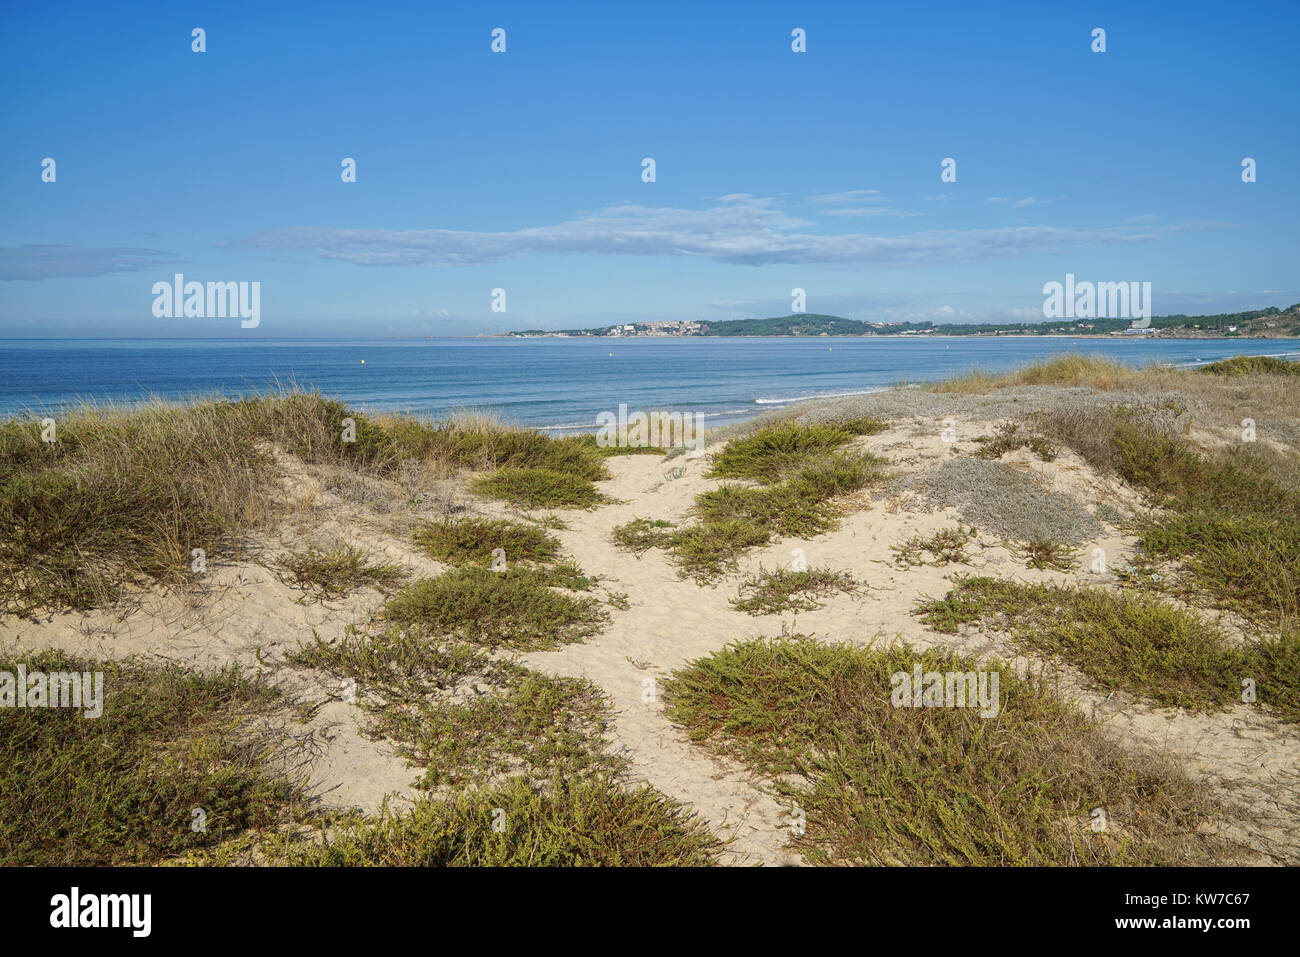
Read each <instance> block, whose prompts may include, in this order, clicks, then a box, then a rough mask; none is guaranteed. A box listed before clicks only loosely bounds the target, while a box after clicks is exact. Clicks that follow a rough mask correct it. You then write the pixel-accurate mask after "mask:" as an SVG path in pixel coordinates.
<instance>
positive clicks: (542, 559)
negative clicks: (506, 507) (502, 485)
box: [413, 515, 560, 566]
mask: <svg viewBox="0 0 1300 957" xmlns="http://www.w3.org/2000/svg"><path fill="white" fill-rule="evenodd" d="M413 538H414V540H415V544H416V545H418V546H420V548H421V549H423V550H424V551H425V552H426V553H427V554H428V555H429V556H430V557H431V558H435V559H437V560H438V561H440V562H445V563H447V564H450V565H482V566H489V565H491V563H492V561H493V559H494V557H495V556H496V555H497V554H498V553H499V554H501V555H503V556H504V558H505V560H506V561H507V562H509V563H515V562H532V563H537V564H547V563H549V562H553V561H555V559H556V558H557V557H558V556H559V553H560V543H559V541H558V540H557V539H556V538H555V536H553V535H549V534H547V532H546V531H545V530H544V529H543V528H541V527H539V526H536V525H525V524H523V523H521V522H512V521H510V520H508V519H494V518H481V517H479V516H465V515H461V516H449V517H447V518H444V519H442V520H440V521H437V522H425V523H424V524H422V525H420V526H419V527H417V528H416V529H415V531H414V533H413Z"/></svg>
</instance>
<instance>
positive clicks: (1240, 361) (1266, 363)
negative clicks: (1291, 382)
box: [1196, 356, 1300, 376]
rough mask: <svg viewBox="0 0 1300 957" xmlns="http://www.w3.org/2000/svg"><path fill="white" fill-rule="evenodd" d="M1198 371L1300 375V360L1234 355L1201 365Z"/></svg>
mask: <svg viewBox="0 0 1300 957" xmlns="http://www.w3.org/2000/svg"><path fill="white" fill-rule="evenodd" d="M1196 371H1197V372H1205V373H1209V374H1210V375H1221V376H1241V375H1300V362H1289V361H1287V360H1286V359H1280V358H1278V357H1277V356H1233V357H1232V358H1231V359H1221V360H1219V361H1218V362H1211V363H1210V364H1209V365H1204V366H1201V367H1199V368H1198V369H1197V370H1196Z"/></svg>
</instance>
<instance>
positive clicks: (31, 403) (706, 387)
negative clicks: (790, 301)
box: [0, 335, 1300, 434]
mask: <svg viewBox="0 0 1300 957" xmlns="http://www.w3.org/2000/svg"><path fill="white" fill-rule="evenodd" d="M1293 347H1295V348H1293ZM1071 352H1073V353H1085V354H1090V355H1102V356H1108V357H1110V358H1113V359H1117V360H1119V361H1121V362H1126V363H1131V364H1133V365H1144V364H1148V363H1153V362H1162V363H1167V364H1172V365H1178V366H1195V365H1198V364H1202V363H1206V362H1213V361H1215V360H1216V359H1223V358H1226V357H1228V356H1234V355H1275V356H1285V357H1288V358H1292V359H1296V358H1300V344H1298V343H1296V342H1295V341H1294V340H1285V339H1284V340H1266V339H1154V338H1138V337H1131V338H1130V337H1122V338H1121V337H1112V338H1106V339H1093V338H1074V337H1042V336H1027V337H1009V336H1000V337H996V338H991V337H990V338H972V337H966V336H953V337H947V336H936V335H928V336H923V337H922V336H909V337H888V338H886V337H874V338H840V337H818V338H789V337H773V338H757V337H756V338H707V337H698V338H696V337H692V338H628V339H614V338H537V339H513V338H445V339H411V340H401V339H329V340H302V339H284V340H267V339H257V340H253V339H245V340H241V339H203V340H196V339H172V340H158V339H147V340H146V339H8V340H3V339H0V417H11V416H20V417H26V416H37V417H41V416H44V415H47V414H55V413H57V412H58V411H59V410H60V409H61V408H64V407H66V406H67V405H69V404H72V403H76V402H78V401H80V400H93V401H97V402H113V403H126V404H130V403H134V402H139V401H141V400H143V399H147V398H151V397H161V398H166V399H191V398H211V397H217V396H224V397H236V396H244V395H250V394H256V393H266V392H271V391H274V390H276V389H281V388H287V387H290V386H295V385H296V386H298V387H300V388H308V389H318V390H319V391H320V392H322V393H324V394H327V395H329V396H332V397H334V398H337V399H340V400H342V401H344V402H346V403H347V404H349V405H350V406H351V407H352V408H354V409H356V410H358V411H370V412H405V413H412V414H415V415H420V416H425V417H430V418H434V419H437V418H441V417H443V416H447V415H451V414H455V413H457V412H460V411H465V410H470V411H479V412H490V413H493V414H496V415H498V416H499V417H501V418H502V419H503V420H505V421H509V422H514V423H517V424H519V425H524V426H529V427H533V428H539V429H545V430H550V431H552V432H555V433H557V434H564V433H570V432H580V431H592V430H594V429H595V428H596V418H597V416H598V415H599V414H600V413H602V412H610V413H613V414H615V415H617V414H618V410H619V406H620V405H625V406H626V407H627V410H628V413H629V414H631V413H633V412H635V411H638V410H651V409H671V410H675V411H681V412H689V413H702V414H703V415H704V416H705V419H706V422H707V424H708V425H709V426H710V427H716V426H718V425H722V424H728V423H731V422H735V421H739V420H742V419H745V418H748V417H751V416H753V415H756V414H758V413H759V412H762V411H764V410H765V409H770V408H773V407H776V406H781V405H784V404H788V403H791V402H798V401H800V400H803V399H811V398H817V397H821V396H843V395H857V394H863V393H868V392H873V391H878V390H880V389H885V388H890V387H892V386H897V385H903V384H915V383H923V382H928V381H933V380H936V379H942V378H945V377H947V376H951V375H954V374H957V373H961V372H966V371H969V370H971V369H975V368H978V369H983V370H986V371H990V372H1001V371H1006V370H1009V369H1014V368H1016V367H1017V366H1021V365H1024V364H1026V363H1029V362H1032V361H1034V360H1038V359H1045V358H1048V357H1051V356H1053V355H1059V354H1061V353H1071Z"/></svg>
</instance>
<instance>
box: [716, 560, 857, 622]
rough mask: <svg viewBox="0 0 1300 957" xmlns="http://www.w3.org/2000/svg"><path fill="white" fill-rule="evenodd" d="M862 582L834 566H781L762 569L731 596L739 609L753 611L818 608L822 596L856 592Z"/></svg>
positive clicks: (756, 613)
mask: <svg viewBox="0 0 1300 957" xmlns="http://www.w3.org/2000/svg"><path fill="white" fill-rule="evenodd" d="M857 590H858V583H857V582H856V581H855V580H854V578H853V576H852V575H850V574H849V573H848V572H837V571H834V570H833V569H830V568H807V569H803V570H802V571H794V570H792V569H789V568H779V569H777V570H776V571H760V572H759V573H758V574H757V575H751V576H750V577H749V578H746V579H745V580H744V581H742V582H741V583H740V593H739V595H738V596H737V597H736V598H733V599H732V600H731V606H732V607H733V608H735V609H736V610H737V611H743V612H746V613H747V614H750V615H777V614H780V613H781V612H785V611H814V610H816V609H818V608H820V607H822V603H821V602H819V601H818V600H817V599H818V598H827V597H830V596H831V595H835V594H850V595H851V594H853V593H854V592H856V591H857Z"/></svg>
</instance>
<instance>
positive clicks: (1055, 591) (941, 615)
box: [917, 578, 1300, 720]
mask: <svg viewBox="0 0 1300 957" xmlns="http://www.w3.org/2000/svg"><path fill="white" fill-rule="evenodd" d="M917 614H918V615H920V617H921V620H922V621H924V622H925V623H926V624H927V625H929V626H930V627H931V628H934V629H935V630H936V631H942V632H947V633H955V632H956V631H957V630H958V629H959V628H960V627H961V626H963V625H968V624H980V625H981V626H983V627H987V628H994V629H997V630H1001V631H1005V632H1008V633H1009V634H1010V635H1011V636H1012V637H1014V638H1015V639H1016V640H1017V641H1018V642H1019V643H1020V644H1022V645H1023V646H1025V647H1026V648H1030V649H1034V650H1037V651H1041V652H1045V653H1047V654H1050V655H1056V656H1059V657H1061V658H1063V659H1064V660H1066V661H1068V662H1070V663H1071V664H1072V665H1074V666H1075V667H1076V668H1078V669H1079V670H1080V671H1081V672H1083V673H1084V674H1085V675H1087V676H1088V678H1089V679H1090V680H1091V681H1092V682H1093V684H1094V686H1095V687H1097V688H1098V689H1100V690H1102V691H1107V692H1112V691H1127V692H1129V693H1131V694H1134V695H1139V696H1141V697H1143V698H1147V699H1149V700H1151V701H1154V702H1155V703H1156V704H1160V705H1166V706H1174V707H1181V708H1190V709H1196V710H1202V711H1205V710H1219V709H1223V708H1226V707H1229V706H1231V705H1232V704H1234V703H1236V702H1240V700H1241V690H1242V680H1243V679H1246V678H1249V679H1252V680H1253V681H1255V682H1256V684H1257V692H1258V701H1259V703H1260V704H1262V705H1264V706H1266V707H1269V708H1271V709H1273V710H1275V711H1277V712H1278V713H1280V714H1283V715H1284V716H1290V717H1291V719H1292V720H1294V719H1295V718H1297V717H1300V705H1298V704H1297V702H1300V670H1297V669H1296V668H1295V667H1294V664H1295V662H1296V661H1297V660H1300V635H1293V636H1291V638H1290V639H1289V640H1281V639H1266V640H1263V641H1259V642H1252V643H1247V644H1245V645H1238V644H1235V643H1233V642H1231V641H1230V640H1229V639H1228V638H1227V637H1226V636H1225V635H1224V633H1223V631H1222V630H1221V629H1220V628H1219V627H1218V626H1217V625H1214V624H1211V623H1210V622H1207V621H1206V620H1204V619H1203V618H1201V617H1200V616H1199V615H1197V614H1196V613H1195V612H1193V611H1189V610H1186V609H1184V608H1181V607H1178V606H1176V605H1173V604H1170V603H1169V602H1167V601H1165V600H1163V599H1161V598H1159V597H1157V596H1152V595H1144V594H1121V593H1116V592H1114V591H1111V590H1108V589H1104V588H1086V587H1072V586H1065V585H1034V584H1024V583H1020V582H1010V581H1001V580H998V579H993V578H967V579H963V580H961V581H960V582H958V584H957V585H956V587H954V588H953V589H952V590H951V591H950V592H949V593H948V594H947V595H946V596H945V597H944V598H942V599H938V600H933V601H927V602H924V603H922V604H921V605H920V606H919V607H918V608H917ZM1288 662H1289V663H1290V667H1289V668H1288Z"/></svg>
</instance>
